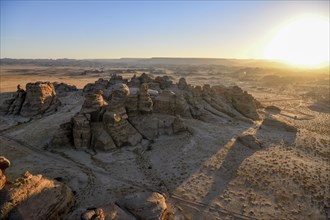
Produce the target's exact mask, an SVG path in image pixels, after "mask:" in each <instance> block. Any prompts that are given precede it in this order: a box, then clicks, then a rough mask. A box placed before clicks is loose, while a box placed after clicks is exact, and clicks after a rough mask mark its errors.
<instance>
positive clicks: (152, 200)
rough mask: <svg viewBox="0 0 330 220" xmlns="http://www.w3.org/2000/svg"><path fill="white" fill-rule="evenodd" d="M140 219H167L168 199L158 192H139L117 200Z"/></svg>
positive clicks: (122, 206)
mask: <svg viewBox="0 0 330 220" xmlns="http://www.w3.org/2000/svg"><path fill="white" fill-rule="evenodd" d="M116 203H117V204H118V205H119V206H120V207H121V208H125V209H127V210H128V211H129V212H130V213H132V214H133V215H134V216H135V217H137V218H138V219H149V220H151V219H152V220H165V219H166V216H167V204H166V199H165V197H164V196H163V195H162V194H159V193H157V192H138V193H134V194H130V195H128V196H126V197H124V198H122V199H120V200H118V201H117V202H116Z"/></svg>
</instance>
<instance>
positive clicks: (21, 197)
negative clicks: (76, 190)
mask: <svg viewBox="0 0 330 220" xmlns="http://www.w3.org/2000/svg"><path fill="white" fill-rule="evenodd" d="M73 204H74V195H73V193H72V191H71V189H70V188H69V187H67V186H66V185H64V184H63V183H60V182H58V181H56V180H50V179H47V178H45V177H43V176H42V175H35V176H34V175H32V174H30V173H29V172H26V173H25V174H24V175H23V176H22V177H21V178H19V179H17V180H16V181H15V182H14V183H13V184H10V185H6V186H5V190H4V191H2V192H1V193H0V219H18V220H19V219H61V218H63V216H64V215H65V214H66V213H67V212H68V211H69V210H70V208H71V207H72V206H73Z"/></svg>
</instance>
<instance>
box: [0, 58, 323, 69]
mask: <svg viewBox="0 0 330 220" xmlns="http://www.w3.org/2000/svg"><path fill="white" fill-rule="evenodd" d="M0 64H1V65H5V64H6V65H11V64H36V65H42V66H85V67H86V66H94V67H95V66H108V65H111V66H112V65H120V66H131V65H138V66H150V65H222V66H241V67H260V68H294V67H292V66H291V67H290V66H289V65H287V64H285V63H282V62H279V61H273V60H259V59H227V58H172V57H152V58H119V59H67V58H61V59H13V58H2V59H0ZM326 68H328V67H326Z"/></svg>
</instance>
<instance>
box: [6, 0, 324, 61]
mask: <svg viewBox="0 0 330 220" xmlns="http://www.w3.org/2000/svg"><path fill="white" fill-rule="evenodd" d="M0 46H1V58H5V57H8V58H74V59H97V58H121V57H134V58H147V57H198V58H237V59H279V60H284V61H288V62H290V63H292V64H299V65H301V64H307V65H317V64H320V63H324V62H327V63H329V1H233V2H230V1H219V2H213V1H212V2H211V1H210V2H209V1H207V2H204V1H203V2H202V1H200V2H199V1H180V2H174V1H170V2H166V1H165V2H159V1H157V2H150V1H139V2H125V1H124V2H117V1H25V2H24V1H1V45H0Z"/></svg>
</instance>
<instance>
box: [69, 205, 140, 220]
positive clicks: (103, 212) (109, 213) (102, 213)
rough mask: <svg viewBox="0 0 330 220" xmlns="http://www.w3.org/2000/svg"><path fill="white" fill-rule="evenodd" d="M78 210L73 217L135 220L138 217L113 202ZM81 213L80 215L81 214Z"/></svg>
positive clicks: (93, 219) (82, 219)
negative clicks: (81, 210)
mask: <svg viewBox="0 0 330 220" xmlns="http://www.w3.org/2000/svg"><path fill="white" fill-rule="evenodd" d="M80 213H81V212H79V211H78V212H76V213H75V214H74V215H73V216H71V217H72V219H81V220H95V219H98V220H110V219H111V220H135V219H136V218H135V217H134V216H133V215H132V214H130V213H128V212H125V211H124V210H123V209H121V208H120V207H118V206H117V205H116V204H113V203H111V204H110V205H106V206H102V207H99V208H89V209H87V210H86V211H83V213H81V214H80ZM79 215H80V216H79Z"/></svg>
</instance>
